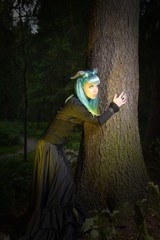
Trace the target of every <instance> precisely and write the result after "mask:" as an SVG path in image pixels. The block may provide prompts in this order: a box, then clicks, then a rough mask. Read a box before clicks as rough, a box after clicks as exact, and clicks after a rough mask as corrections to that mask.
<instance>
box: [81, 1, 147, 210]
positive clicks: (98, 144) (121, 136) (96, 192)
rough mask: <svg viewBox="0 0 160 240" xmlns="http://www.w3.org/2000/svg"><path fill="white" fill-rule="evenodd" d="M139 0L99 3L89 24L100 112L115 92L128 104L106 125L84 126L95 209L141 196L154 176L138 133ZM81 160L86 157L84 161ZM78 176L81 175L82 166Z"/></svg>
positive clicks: (85, 181)
mask: <svg viewBox="0 0 160 240" xmlns="http://www.w3.org/2000/svg"><path fill="white" fill-rule="evenodd" d="M138 20H139V4H138V0H134V1H127V0H120V1H119V0H108V1H104V0H97V1H95V2H94V7H93V9H92V14H91V17H90V25H89V40H88V66H89V69H93V68H98V75H99V77H100V79H101V86H100V111H101V112H103V111H104V110H105V109H106V108H107V107H108V105H109V103H110V102H111V101H112V97H113V95H114V94H115V93H118V94H120V93H121V92H122V91H125V92H126V93H127V96H128V102H127V103H126V105H124V106H123V107H122V108H121V109H120V112H118V113H116V114H115V115H114V116H113V117H112V118H111V119H109V121H108V122H107V123H106V124H105V125H104V126H103V127H95V126H93V125H91V124H85V125H84V162H83V168H82V166H80V167H81V168H82V170H83V171H82V174H81V181H80V185H79V186H80V191H81V194H82V196H83V198H84V199H85V200H86V201H87V203H88V204H89V206H90V207H91V208H94V207H96V208H104V207H106V205H108V206H112V207H113V206H115V204H118V203H121V202H123V201H128V200H131V201H132V200H135V199H137V198H139V197H141V196H142V195H143V193H144V190H145V188H146V183H147V181H148V176H147V172H146V168H145V165H144V161H143V156H142V150H141V143H140V137H139V130H138V110H137V105H138V91H139V83H138V78H139V75H138ZM79 159H80V157H79ZM77 166H78V167H77V173H78V177H79V176H80V174H79V171H78V169H80V167H79V162H78V165H77Z"/></svg>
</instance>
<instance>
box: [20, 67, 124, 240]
mask: <svg viewBox="0 0 160 240" xmlns="http://www.w3.org/2000/svg"><path fill="white" fill-rule="evenodd" d="M72 79H76V80H75V81H76V83H75V95H72V96H70V97H69V98H68V99H67V100H66V102H65V105H64V107H63V108H62V109H61V110H60V111H59V112H58V113H57V115H56V117H55V119H54V120H53V122H52V123H51V125H50V126H49V127H48V129H47V130H46V131H45V133H44V135H43V136H42V138H41V139H40V140H39V142H38V144H37V151H36V158H35V166H34V173H33V187H32V205H33V210H34V211H33V215H32V218H31V220H30V223H29V226H28V229H27V232H26V235H25V236H23V237H22V238H21V239H23V240H24V239H27V240H31V239H33V240H73V239H76V237H75V233H76V231H77V228H78V227H80V226H81V225H82V223H83V220H84V215H83V213H82V211H81V209H80V207H79V205H78V203H77V202H76V198H75V189H74V182H73V179H72V175H71V173H70V169H69V167H68V163H67V160H66V157H65V155H64V152H63V148H62V145H63V143H64V142H65V141H66V139H67V137H68V135H69V134H70V132H71V131H72V130H73V129H74V127H75V126H76V125H77V124H82V123H83V122H88V123H92V124H95V125H103V124H104V123H105V122H106V121H107V120H108V119H109V118H110V117H111V116H112V115H113V114H114V113H115V112H117V111H118V110H119V107H120V106H122V105H123V104H124V103H125V102H126V94H124V93H121V94H120V96H119V97H117V95H115V96H114V98H113V102H112V103H111V104H110V106H109V108H108V109H107V111H105V112H104V113H103V114H102V115H101V116H99V113H98V85H99V83H100V79H99V78H98V76H97V75H96V71H95V70H93V71H79V72H78V73H77V74H76V75H75V76H74V77H72Z"/></svg>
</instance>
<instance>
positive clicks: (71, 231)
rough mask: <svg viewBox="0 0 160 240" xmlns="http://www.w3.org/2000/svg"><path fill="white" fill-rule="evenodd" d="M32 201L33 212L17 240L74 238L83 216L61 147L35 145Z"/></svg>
mask: <svg viewBox="0 0 160 240" xmlns="http://www.w3.org/2000/svg"><path fill="white" fill-rule="evenodd" d="M31 199H32V200H31V203H32V208H33V209H34V211H33V214H32V217H31V220H30V222H29V224H28V228H27V231H26V233H25V235H24V236H23V237H21V238H20V240H31V239H32V240H73V239H76V232H77V230H78V229H79V228H80V226H81V225H82V223H83V220H84V216H83V213H82V212H81V208H80V206H79V204H78V203H77V201H76V197H75V186H74V181H73V177H72V174H71V172H70V168H69V166H68V163H67V159H66V157H65V155H64V152H63V149H62V147H60V146H56V145H52V144H50V143H48V142H46V141H44V140H40V141H39V142H38V144H37V151H36V158H35V165H34V173H33V184H32V198H31Z"/></svg>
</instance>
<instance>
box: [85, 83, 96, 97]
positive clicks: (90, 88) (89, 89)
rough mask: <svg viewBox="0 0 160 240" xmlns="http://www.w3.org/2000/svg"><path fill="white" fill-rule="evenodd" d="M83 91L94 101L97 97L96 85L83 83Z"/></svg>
mask: <svg viewBox="0 0 160 240" xmlns="http://www.w3.org/2000/svg"><path fill="white" fill-rule="evenodd" d="M83 90H84V93H85V94H86V96H87V97H88V98H90V99H95V98H96V97H97V95H98V84H94V83H89V82H85V83H84V86H83Z"/></svg>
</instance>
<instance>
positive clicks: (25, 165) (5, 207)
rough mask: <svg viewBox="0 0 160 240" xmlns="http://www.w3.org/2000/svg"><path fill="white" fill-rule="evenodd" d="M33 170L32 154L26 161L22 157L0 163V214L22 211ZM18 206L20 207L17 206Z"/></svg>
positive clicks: (27, 195) (26, 199)
mask: <svg viewBox="0 0 160 240" xmlns="http://www.w3.org/2000/svg"><path fill="white" fill-rule="evenodd" d="M32 169H33V153H32V154H30V155H29V156H28V161H27V162H24V161H23V155H19V156H15V157H10V158H7V159H4V160H1V161H0V212H1V213H3V214H11V213H13V212H14V214H16V211H17V213H18V212H19V208H21V210H23V208H24V207H25V204H26V203H27V201H28V197H29V190H30V183H31V176H32ZM19 204H20V205H19Z"/></svg>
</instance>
